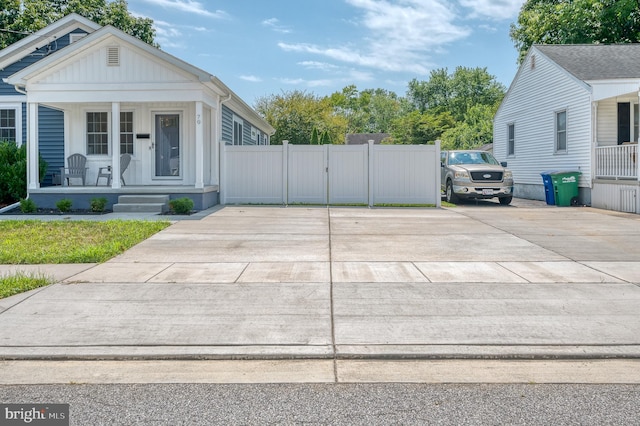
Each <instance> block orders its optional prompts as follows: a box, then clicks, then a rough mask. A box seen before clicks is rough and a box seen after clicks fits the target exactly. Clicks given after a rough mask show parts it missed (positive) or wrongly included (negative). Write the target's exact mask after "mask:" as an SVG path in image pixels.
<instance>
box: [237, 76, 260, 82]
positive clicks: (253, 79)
mask: <svg viewBox="0 0 640 426" xmlns="http://www.w3.org/2000/svg"><path fill="white" fill-rule="evenodd" d="M240 79H241V80H244V81H249V82H251V83H260V82H261V81H262V79H261V78H260V77H257V76H255V75H241V76H240Z"/></svg>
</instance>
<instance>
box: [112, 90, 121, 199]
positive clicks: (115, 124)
mask: <svg viewBox="0 0 640 426" xmlns="http://www.w3.org/2000/svg"><path fill="white" fill-rule="evenodd" d="M111 188H113V189H120V188H122V186H121V185H120V103H119V102H113V103H112V104H111Z"/></svg>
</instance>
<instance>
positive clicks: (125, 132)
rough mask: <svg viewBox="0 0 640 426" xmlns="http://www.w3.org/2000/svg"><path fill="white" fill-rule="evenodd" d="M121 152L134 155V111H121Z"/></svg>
mask: <svg viewBox="0 0 640 426" xmlns="http://www.w3.org/2000/svg"><path fill="white" fill-rule="evenodd" d="M120 154H131V155H133V111H121V112H120Z"/></svg>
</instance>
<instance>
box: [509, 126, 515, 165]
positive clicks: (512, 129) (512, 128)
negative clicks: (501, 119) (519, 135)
mask: <svg viewBox="0 0 640 426" xmlns="http://www.w3.org/2000/svg"><path fill="white" fill-rule="evenodd" d="M514 155H516V126H515V124H513V123H512V124H508V125H507V156H508V157H513V156H514Z"/></svg>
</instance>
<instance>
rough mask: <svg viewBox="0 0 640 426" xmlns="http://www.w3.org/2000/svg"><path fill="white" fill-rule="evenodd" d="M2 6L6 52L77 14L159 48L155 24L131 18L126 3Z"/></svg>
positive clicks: (55, 1) (0, 2)
mask: <svg viewBox="0 0 640 426" xmlns="http://www.w3.org/2000/svg"><path fill="white" fill-rule="evenodd" d="M0 6H1V9H0V29H2V31H0V48H5V47H7V46H9V45H11V44H13V43H15V42H16V41H18V40H20V39H21V38H23V37H26V36H27V35H28V34H31V33H34V32H36V31H38V30H40V29H42V28H44V27H46V26H47V25H50V24H51V23H53V22H55V21H57V20H58V19H60V18H62V17H64V16H66V15H68V14H70V13H77V14H79V15H81V16H84V17H85V18H87V19H90V20H92V21H94V22H96V23H98V24H100V25H113V26H114V27H116V28H118V29H120V30H122V31H124V32H125V33H127V34H130V35H132V36H134V37H137V38H139V39H140V40H142V41H144V42H146V43H149V44H151V45H153V46H157V44H156V43H155V42H154V37H155V30H154V29H153V21H152V20H151V19H149V18H136V17H134V16H133V15H131V14H130V13H129V11H128V9H127V2H126V0H113V1H107V0H0Z"/></svg>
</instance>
